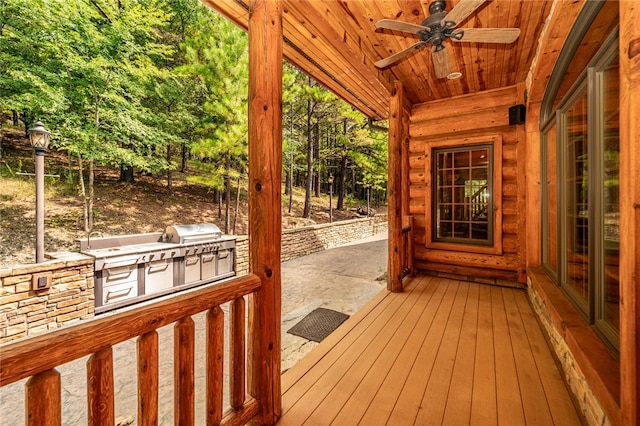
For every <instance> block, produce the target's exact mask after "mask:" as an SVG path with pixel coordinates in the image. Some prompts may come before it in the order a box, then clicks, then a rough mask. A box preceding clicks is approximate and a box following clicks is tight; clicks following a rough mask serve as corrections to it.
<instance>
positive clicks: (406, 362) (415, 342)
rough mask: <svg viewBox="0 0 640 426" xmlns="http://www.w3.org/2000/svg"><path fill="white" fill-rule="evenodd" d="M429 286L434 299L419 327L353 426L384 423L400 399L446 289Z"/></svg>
mask: <svg viewBox="0 0 640 426" xmlns="http://www.w3.org/2000/svg"><path fill="white" fill-rule="evenodd" d="M432 287H434V288H435V290H434V292H433V296H432V297H431V299H430V300H429V302H428V304H426V305H425V307H424V310H423V312H422V316H421V317H420V318H419V319H418V324H417V325H416V327H414V329H413V331H412V333H411V336H410V337H409V340H408V341H407V343H406V344H405V346H404V347H403V348H402V351H401V352H400V354H399V355H398V357H397V359H396V360H395V362H394V363H393V365H392V366H391V368H390V369H389V371H388V373H387V374H386V376H385V380H384V382H383V383H382V385H381V386H380V388H379V389H378V390H377V392H376V395H375V396H374V398H373V400H372V401H371V402H370V403H369V405H368V406H367V407H366V412H365V413H364V414H363V416H362V418H361V419H360V420H359V421H358V422H356V423H352V424H361V425H363V426H375V425H384V424H386V423H387V420H388V418H389V417H390V416H391V412H392V410H393V407H394V406H395V404H396V401H397V400H398V397H399V396H400V392H401V391H402V387H403V386H404V383H405V381H406V380H407V377H408V376H409V373H410V371H411V369H412V368H413V366H414V363H415V362H416V358H417V354H418V352H419V351H420V348H421V347H422V345H423V343H424V341H425V339H426V337H427V334H428V333H429V330H430V328H431V325H432V324H433V320H434V318H435V314H436V311H437V307H438V306H439V305H440V304H441V303H442V298H443V297H444V294H445V292H446V290H447V287H446V286H445V285H439V286H432ZM345 424H346V423H345Z"/></svg>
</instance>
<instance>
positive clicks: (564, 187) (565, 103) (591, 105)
mask: <svg viewBox="0 0 640 426" xmlns="http://www.w3.org/2000/svg"><path fill="white" fill-rule="evenodd" d="M618 39H619V28H617V29H616V30H614V31H613V32H612V33H611V34H609V36H608V37H607V39H606V40H605V41H604V42H603V43H602V45H601V46H600V48H599V49H598V51H597V52H596V54H595V55H594V57H593V58H592V60H591V61H590V62H589V64H587V66H586V67H585V69H584V70H583V72H582V73H581V74H580V76H579V77H578V78H577V79H576V81H575V82H574V84H573V85H572V87H571V89H570V90H569V91H568V92H567V94H566V95H565V96H564V98H563V99H562V101H561V102H560V103H559V105H558V106H557V108H556V110H555V113H553V114H551V113H548V114H547V115H548V116H549V117H548V118H547V120H546V122H545V123H544V125H543V126H542V128H541V135H540V142H541V143H540V155H541V176H544V177H545V179H542V182H541V183H542V184H541V202H542V203H541V207H542V209H541V210H542V211H541V218H540V219H541V231H542V232H541V251H542V253H541V259H542V265H541V266H542V268H543V270H544V271H545V272H546V274H547V275H548V276H549V277H550V278H551V279H552V280H553V281H554V282H555V283H556V285H557V286H558V287H559V288H560V289H561V291H562V292H563V293H564V294H565V295H566V297H567V298H568V299H569V300H570V301H571V302H572V303H573V305H574V306H575V307H576V309H577V310H578V312H580V314H581V315H582V316H583V317H584V319H585V321H587V323H588V324H590V325H591V326H592V327H593V329H594V330H595V331H596V333H597V334H598V335H599V336H600V337H601V338H602V340H603V341H604V342H605V343H606V344H607V345H608V346H609V347H610V348H611V349H612V350H613V351H614V352H616V353H617V351H618V348H619V344H620V335H619V331H616V330H615V329H614V328H613V327H612V326H611V325H610V324H609V323H608V322H606V320H605V319H604V303H605V296H606V280H605V277H604V274H605V271H604V265H603V261H604V258H605V250H604V229H603V228H604V226H603V224H602V219H603V217H604V216H603V214H604V212H603V208H602V202H603V196H604V195H603V186H602V182H601V176H602V167H603V166H602V164H603V157H604V151H603V150H604V148H603V143H604V142H603V137H604V136H605V133H604V129H602V128H601V118H602V117H601V114H602V105H603V95H602V82H603V80H602V79H603V77H602V73H603V72H604V71H605V70H606V68H607V67H608V66H609V65H610V64H611V63H612V62H613V61H614V60H615V59H616V57H617V55H618V47H617V46H618ZM583 93H586V96H587V103H588V107H587V110H588V117H587V132H588V135H587V139H588V141H587V150H588V151H587V152H588V162H589V163H588V181H589V189H588V193H589V201H588V218H589V224H588V227H589V228H588V241H589V244H588V299H587V300H586V301H583V300H581V299H580V297H576V294H574V293H575V290H574V289H573V288H571V286H570V285H568V282H567V279H568V269H569V266H568V259H567V252H566V250H567V235H566V232H567V226H568V217H567V216H568V213H567V211H568V210H567V207H568V206H567V198H566V197H567V194H568V191H569V188H568V183H567V175H568V171H567V156H568V152H567V143H568V140H567V118H566V114H567V111H568V110H569V109H570V108H571V107H572V106H573V105H574V104H575V102H576V100H578V99H579V98H580V96H582V94H583ZM554 126H555V127H556V137H557V141H556V159H557V160H556V161H557V174H556V179H557V182H556V197H557V224H558V225H557V236H556V238H557V246H558V254H557V255H558V271H557V275H556V273H555V271H553V270H552V268H550V267H549V265H547V264H546V263H545V259H547V258H548V247H547V246H548V244H547V242H546V237H547V235H546V233H545V232H546V230H547V229H548V226H549V224H548V222H547V218H546V208H547V202H546V198H545V197H546V195H547V185H548V183H547V182H546V171H547V151H546V149H547V140H546V137H547V133H548V132H549V131H550V130H551V129H552V128H553V127H554Z"/></svg>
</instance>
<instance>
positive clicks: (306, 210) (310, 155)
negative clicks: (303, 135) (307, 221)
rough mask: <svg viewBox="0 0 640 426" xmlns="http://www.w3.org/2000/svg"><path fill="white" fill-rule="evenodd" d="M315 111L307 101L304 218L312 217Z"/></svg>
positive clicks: (309, 101)
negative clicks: (313, 123) (312, 122)
mask: <svg viewBox="0 0 640 426" xmlns="http://www.w3.org/2000/svg"><path fill="white" fill-rule="evenodd" d="M312 117H313V110H312V108H311V100H308V101H307V187H306V190H305V193H304V210H303V211H302V217H304V218H308V217H309V216H311V190H312V185H313V127H312V125H311V119H312Z"/></svg>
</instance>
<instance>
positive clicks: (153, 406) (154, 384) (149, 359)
mask: <svg viewBox="0 0 640 426" xmlns="http://www.w3.org/2000/svg"><path fill="white" fill-rule="evenodd" d="M137 351H138V424H139V425H141V426H152V425H157V424H158V332H157V331H155V330H154V331H150V332H149V333H145V334H143V335H142V336H140V337H139V338H138V343H137Z"/></svg>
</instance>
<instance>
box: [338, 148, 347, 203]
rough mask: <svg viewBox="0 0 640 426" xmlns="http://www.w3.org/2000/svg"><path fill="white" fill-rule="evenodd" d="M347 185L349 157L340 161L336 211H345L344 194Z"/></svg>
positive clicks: (343, 156) (343, 157)
mask: <svg viewBox="0 0 640 426" xmlns="http://www.w3.org/2000/svg"><path fill="white" fill-rule="evenodd" d="M346 184H347V155H346V154H343V155H342V158H341V159H340V175H339V176H338V204H337V205H336V210H344V193H345V186H346Z"/></svg>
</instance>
